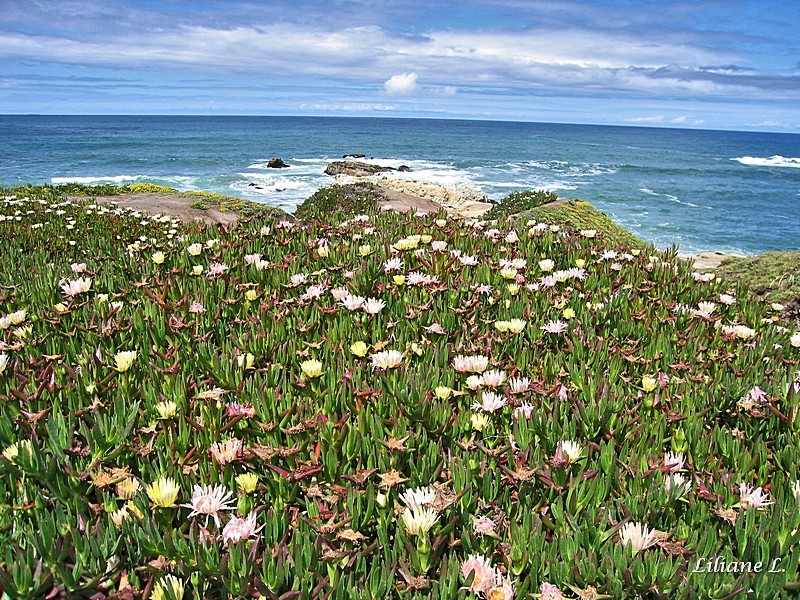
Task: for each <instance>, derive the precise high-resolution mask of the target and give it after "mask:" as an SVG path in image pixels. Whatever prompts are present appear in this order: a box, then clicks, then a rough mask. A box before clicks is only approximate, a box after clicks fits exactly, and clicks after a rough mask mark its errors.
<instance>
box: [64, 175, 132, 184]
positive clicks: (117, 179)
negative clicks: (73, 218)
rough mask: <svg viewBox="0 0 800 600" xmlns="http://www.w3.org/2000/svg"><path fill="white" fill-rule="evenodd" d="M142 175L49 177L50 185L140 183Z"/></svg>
mask: <svg viewBox="0 0 800 600" xmlns="http://www.w3.org/2000/svg"><path fill="white" fill-rule="evenodd" d="M143 178H144V176H143V175H109V176H105V177H78V176H74V177H51V178H50V183H55V184H59V183H83V184H87V185H88V184H92V183H124V182H126V181H140V180H141V179H143Z"/></svg>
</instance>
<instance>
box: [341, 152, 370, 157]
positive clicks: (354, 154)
mask: <svg viewBox="0 0 800 600" xmlns="http://www.w3.org/2000/svg"><path fill="white" fill-rule="evenodd" d="M366 156H367V155H366V154H361V152H355V153H353V154H345V155H344V156H342V158H366Z"/></svg>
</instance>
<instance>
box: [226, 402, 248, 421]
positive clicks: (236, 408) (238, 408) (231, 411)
mask: <svg viewBox="0 0 800 600" xmlns="http://www.w3.org/2000/svg"><path fill="white" fill-rule="evenodd" d="M225 415H226V416H228V417H247V418H253V417H255V416H256V409H255V408H253V405H252V404H239V403H238V402H228V404H227V405H226V406H225Z"/></svg>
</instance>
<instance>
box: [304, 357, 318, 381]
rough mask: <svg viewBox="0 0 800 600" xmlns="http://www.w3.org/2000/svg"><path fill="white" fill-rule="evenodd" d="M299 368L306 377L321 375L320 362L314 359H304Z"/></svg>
mask: <svg viewBox="0 0 800 600" xmlns="http://www.w3.org/2000/svg"><path fill="white" fill-rule="evenodd" d="M300 368H301V369H302V371H303V373H304V374H305V376H306V377H310V378H312V379H313V378H315V377H319V376H320V375H322V363H321V362H320V361H318V360H316V359H313V358H312V359H310V360H304V361H303V362H302V363H300Z"/></svg>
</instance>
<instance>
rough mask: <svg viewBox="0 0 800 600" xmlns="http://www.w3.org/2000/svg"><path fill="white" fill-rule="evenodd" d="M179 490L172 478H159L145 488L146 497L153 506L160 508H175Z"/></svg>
mask: <svg viewBox="0 0 800 600" xmlns="http://www.w3.org/2000/svg"><path fill="white" fill-rule="evenodd" d="M179 491H180V488H179V487H178V484H177V483H175V480H174V479H173V478H172V477H163V476H162V477H160V478H159V479H158V480H156V481H155V482H153V483H151V484H150V485H148V486H147V495H148V496H149V497H150V500H152V501H153V504H155V505H156V506H160V507H161V508H169V507H170V506H175V501H176V500H177V499H178V492H179Z"/></svg>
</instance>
